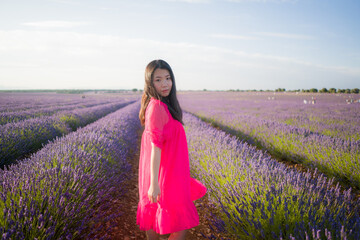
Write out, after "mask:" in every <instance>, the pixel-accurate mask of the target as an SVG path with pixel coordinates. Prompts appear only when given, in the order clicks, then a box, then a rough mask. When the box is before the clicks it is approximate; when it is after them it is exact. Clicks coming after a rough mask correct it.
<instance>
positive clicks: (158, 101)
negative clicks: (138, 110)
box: [149, 98, 167, 108]
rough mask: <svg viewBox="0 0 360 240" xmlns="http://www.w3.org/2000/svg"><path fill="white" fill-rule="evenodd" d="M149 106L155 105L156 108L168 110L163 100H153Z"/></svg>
mask: <svg viewBox="0 0 360 240" xmlns="http://www.w3.org/2000/svg"><path fill="white" fill-rule="evenodd" d="M149 105H155V106H156V105H158V106H163V107H165V108H167V106H166V104H165V103H163V102H162V101H161V100H158V99H156V98H151V99H150V102H149Z"/></svg>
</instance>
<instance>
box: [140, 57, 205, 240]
mask: <svg viewBox="0 0 360 240" xmlns="http://www.w3.org/2000/svg"><path fill="white" fill-rule="evenodd" d="M139 118H140V121H141V124H142V125H145V129H144V132H143V135H142V139H141V151H140V161H139V198H140V200H139V205H138V210H137V224H138V225H139V227H140V229H141V230H144V231H146V233H147V237H148V239H151V240H152V239H159V235H162V234H169V233H170V238H169V239H185V235H186V231H187V230H188V229H190V228H193V227H195V226H197V225H198V224H199V216H198V213H197V210H196V208H195V205H194V203H193V202H192V201H194V200H196V199H199V198H201V197H202V196H204V195H205V193H206V188H205V186H204V185H202V184H201V183H200V182H199V181H197V180H195V179H193V178H191V177H190V166H189V155H188V148H187V141H186V135H185V131H184V128H183V126H182V124H183V121H182V110H181V108H180V105H179V102H178V100H177V98H176V87H175V78H174V74H173V71H172V70H171V68H170V66H169V64H168V63H166V62H165V61H163V60H154V61H152V62H150V63H149V64H148V65H147V67H146V70H145V88H144V93H143V96H142V100H141V109H140V113H139Z"/></svg>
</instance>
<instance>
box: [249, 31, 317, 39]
mask: <svg viewBox="0 0 360 240" xmlns="http://www.w3.org/2000/svg"><path fill="white" fill-rule="evenodd" d="M254 34H256V35H259V36H265V37H279V38H288V39H304V40H311V39H315V38H314V37H313V36H309V35H302V34H291V33H276V32H255V33H254Z"/></svg>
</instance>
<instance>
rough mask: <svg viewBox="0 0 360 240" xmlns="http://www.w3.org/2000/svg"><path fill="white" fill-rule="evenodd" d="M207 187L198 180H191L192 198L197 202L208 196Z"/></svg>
mask: <svg viewBox="0 0 360 240" xmlns="http://www.w3.org/2000/svg"><path fill="white" fill-rule="evenodd" d="M206 191H207V189H206V187H205V186H204V185H203V184H202V183H201V182H200V181H199V180H197V179H195V178H192V177H191V178H190V198H191V201H195V200H197V199H199V198H202V197H203V196H204V195H205V194H206Z"/></svg>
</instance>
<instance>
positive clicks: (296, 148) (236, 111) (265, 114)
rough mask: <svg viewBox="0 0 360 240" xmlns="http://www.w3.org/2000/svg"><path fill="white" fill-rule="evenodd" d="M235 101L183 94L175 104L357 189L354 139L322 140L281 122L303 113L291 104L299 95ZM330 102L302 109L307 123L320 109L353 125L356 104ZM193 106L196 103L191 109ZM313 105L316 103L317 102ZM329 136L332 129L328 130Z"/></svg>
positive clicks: (358, 146)
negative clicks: (336, 113)
mask: <svg viewBox="0 0 360 240" xmlns="http://www.w3.org/2000/svg"><path fill="white" fill-rule="evenodd" d="M238 94H239V93H238ZM210 96H211V97H215V96H216V98H210ZM235 96H237V95H231V94H230V93H229V94H226V93H221V94H220V93H211V94H210V95H203V94H198V95H197V94H189V95H187V96H182V98H181V100H182V101H181V103H182V106H183V107H184V109H186V110H188V111H190V112H192V113H194V114H196V115H198V116H199V117H201V118H203V119H206V120H207V121H210V122H212V123H214V124H215V125H218V126H221V127H223V128H227V129H228V130H229V131H231V132H233V133H234V134H236V135H239V136H241V137H243V138H245V139H247V140H248V141H250V142H252V143H255V144H256V145H258V146H261V147H263V148H265V149H267V150H268V151H269V152H271V153H272V154H274V155H276V156H278V157H281V158H285V159H290V160H292V161H297V162H299V163H303V164H305V165H306V166H309V167H316V168H318V169H319V170H320V171H321V172H323V173H325V174H327V175H328V176H334V177H337V178H339V179H342V180H343V181H345V182H348V183H350V184H351V185H352V186H355V187H357V188H360V175H359V172H360V165H359V159H360V139H357V137H348V138H343V137H336V136H329V135H324V134H322V133H320V131H311V130H310V129H309V128H307V127H305V126H304V127H297V126H295V125H290V124H289V123H284V122H283V121H282V119H285V118H288V120H289V119H290V116H292V115H293V114H294V112H295V111H298V112H299V113H298V115H301V114H304V113H303V111H302V110H303V108H302V105H299V103H298V102H296V101H295V100H296V99H297V100H299V96H296V95H294V96H292V97H291V96H286V98H285V96H283V99H281V98H280V97H279V98H278V99H277V100H274V101H275V102H273V104H274V106H271V105H270V104H268V103H265V102H264V100H261V99H257V102H255V100H254V99H253V98H252V97H254V96H252V97H251V96H248V95H246V96H243V95H241V94H240V95H238V97H239V98H235ZM334 97H335V100H334V99H331V101H330V100H329V99H327V100H328V101H326V102H323V103H321V102H320V103H319V102H317V103H316V105H315V106H316V108H314V107H313V106H311V107H310V106H308V107H310V108H312V110H308V112H307V114H309V112H310V111H313V118H316V117H320V115H316V112H319V113H322V114H323V115H326V114H325V112H326V111H327V110H326V109H328V108H329V107H333V108H334V109H337V110H339V111H340V109H342V110H341V111H345V110H346V109H347V111H348V114H341V115H345V116H346V117H347V121H345V120H344V118H345V117H344V116H341V117H340V116H336V118H337V119H339V121H340V119H342V120H341V121H343V122H347V123H349V124H350V123H351V122H353V123H358V122H359V119H360V115H359V114H360V111H358V110H360V108H359V107H360V104H359V105H353V106H351V108H349V106H348V105H344V104H340V102H338V99H337V98H336V96H333V98H334ZM318 98H319V96H318ZM285 100H286V101H285ZM194 101H195V102H197V104H193V102H194ZM317 101H320V100H319V99H317ZM303 105H304V104H303ZM346 107H347V108H346ZM253 108H255V110H254V109H253ZM280 109H281V111H280ZM324 109H325V110H324ZM357 111H358V112H357ZM304 116H306V114H304ZM315 116H316V117H315ZM357 116H359V117H357ZM333 118H335V116H333ZM292 119H294V118H292ZM305 123H306V122H305ZM344 126H349V125H346V124H345V125H344ZM357 129H358V130H359V131H360V128H359V126H356V127H355V126H353V127H352V128H351V129H350V130H351V131H355V130H357ZM329 131H332V130H331V129H329ZM339 131H342V130H341V128H339ZM349 134H350V133H349ZM356 134H359V132H355V133H352V135H353V136H357V135H356Z"/></svg>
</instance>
